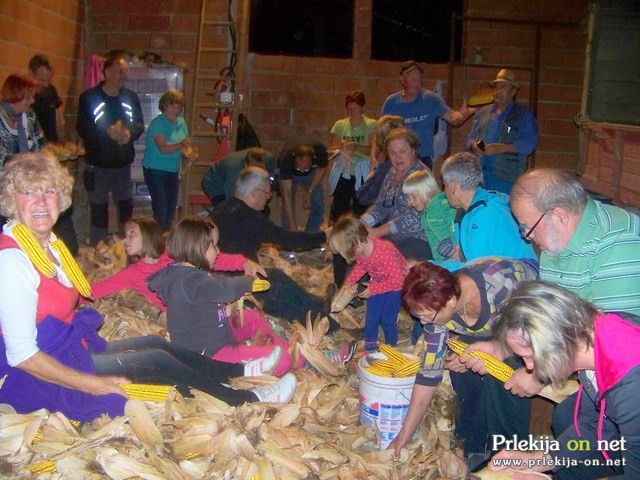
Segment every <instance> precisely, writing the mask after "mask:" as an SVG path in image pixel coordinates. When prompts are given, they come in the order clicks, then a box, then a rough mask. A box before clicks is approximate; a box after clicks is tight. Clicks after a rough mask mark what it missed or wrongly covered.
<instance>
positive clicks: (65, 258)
mask: <svg viewBox="0 0 640 480" xmlns="http://www.w3.org/2000/svg"><path fill="white" fill-rule="evenodd" d="M51 246H52V247H53V248H54V249H55V250H56V251H57V252H58V254H60V260H61V264H62V271H63V272H64V273H65V275H66V276H67V278H69V280H70V281H71V283H73V285H74V286H75V287H76V288H77V289H78V291H79V292H80V295H82V296H83V297H85V298H89V297H91V285H89V282H88V281H87V277H85V276H84V273H82V271H81V270H80V267H78V264H77V263H76V261H75V259H74V258H73V255H71V252H70V251H69V249H68V248H67V246H66V245H65V244H64V242H63V241H61V240H60V239H58V238H56V239H55V240H54V241H53V242H52V243H51Z"/></svg>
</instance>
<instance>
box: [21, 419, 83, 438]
mask: <svg viewBox="0 0 640 480" xmlns="http://www.w3.org/2000/svg"><path fill="white" fill-rule="evenodd" d="M69 423H70V424H71V425H73V428H75V429H76V430H78V431H80V426H81V425H82V423H81V422H79V421H78V420H69ZM41 441H42V425H41V426H40V428H39V429H38V431H37V432H36V434H35V435H34V436H33V440H32V441H31V443H38V442H41Z"/></svg>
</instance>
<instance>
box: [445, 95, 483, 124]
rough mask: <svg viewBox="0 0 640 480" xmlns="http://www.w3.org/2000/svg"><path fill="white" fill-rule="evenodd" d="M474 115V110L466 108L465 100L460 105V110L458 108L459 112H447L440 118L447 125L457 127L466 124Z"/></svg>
mask: <svg viewBox="0 0 640 480" xmlns="http://www.w3.org/2000/svg"><path fill="white" fill-rule="evenodd" d="M474 113H475V109H473V108H469V107H468V106H467V101H466V100H465V101H464V102H463V103H462V108H460V110H449V111H448V112H447V113H445V114H444V115H443V117H442V118H444V119H445V120H446V121H447V123H448V124H449V125H451V126H453V127H458V126H460V125H462V124H463V123H464V122H466V121H467V119H468V118H469V117H470V116H472V115H473V114H474Z"/></svg>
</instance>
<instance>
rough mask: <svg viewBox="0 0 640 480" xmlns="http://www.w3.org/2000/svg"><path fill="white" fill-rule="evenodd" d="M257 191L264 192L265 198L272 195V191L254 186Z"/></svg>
mask: <svg viewBox="0 0 640 480" xmlns="http://www.w3.org/2000/svg"><path fill="white" fill-rule="evenodd" d="M256 190H257V191H259V192H262V193H264V194H265V195H266V196H267V198H271V195H273V192H267V191H266V190H262V189H261V188H256Z"/></svg>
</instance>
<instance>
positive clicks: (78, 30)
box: [0, 0, 588, 168]
mask: <svg viewBox="0 0 640 480" xmlns="http://www.w3.org/2000/svg"><path fill="white" fill-rule="evenodd" d="M226 3H227V2H220V1H209V3H208V10H209V11H210V12H211V16H212V17H214V18H224V17H225V16H226ZM237 3H238V1H236V2H234V6H235V7H236V8H237ZM0 4H1V6H0V19H1V21H2V22H3V24H4V26H5V27H6V28H2V29H1V32H2V33H0V35H2V36H3V37H2V38H0V45H2V46H5V47H7V48H4V49H2V52H1V53H0V69H2V73H3V74H4V76H6V75H7V74H8V73H10V72H11V71H13V70H15V69H17V68H18V67H20V66H22V65H24V64H25V63H26V62H27V61H28V58H29V57H30V56H31V55H32V54H33V53H35V52H37V51H44V52H45V53H48V54H49V55H51V57H52V60H53V61H54V62H55V63H56V71H57V78H56V85H58V86H59V89H60V90H61V91H62V93H63V95H65V96H67V97H68V100H69V101H68V102H67V107H66V109H67V112H69V113H73V112H75V102H76V99H77V95H78V94H79V93H80V90H81V81H80V80H81V77H82V70H83V67H84V62H85V59H86V56H87V55H88V54H90V53H92V52H104V51H106V50H110V49H115V48H124V49H128V50H132V51H134V52H141V51H144V50H148V51H152V52H155V53H157V54H159V55H161V56H162V58H163V59H165V60H167V61H170V62H173V63H176V64H179V65H181V66H184V67H185V68H186V69H187V70H188V71H187V73H186V75H185V89H186V90H187V92H186V93H187V98H190V92H191V88H192V78H193V76H192V69H193V66H194V62H195V55H194V50H195V46H196V35H197V26H198V19H199V9H200V1H199V0H144V1H135V0H87V2H86V5H87V7H86V8H87V11H86V16H87V27H86V34H85V30H84V28H83V21H84V20H83V19H84V16H85V11H84V2H81V1H80V0H59V1H56V2H52V1H48V0H39V1H37V0H32V1H27V0H23V1H18V0H4V1H3V2H0ZM587 4H588V0H568V1H566V2H553V1H550V0H536V1H516V0H512V1H505V0H501V1H497V0H468V1H467V5H466V10H465V14H466V15H475V16H483V17H487V16H491V18H516V19H527V20H532V19H533V20H539V21H567V22H575V23H576V24H579V26H578V27H575V28H561V27H553V26H544V27H542V28H541V52H540V65H541V68H540V78H539V80H540V84H539V91H538V94H539V97H538V112H537V113H538V121H539V127H540V145H539V148H538V152H537V155H536V163H537V164H538V165H550V166H559V167H564V168H574V167H575V165H576V164H577V151H578V131H577V129H576V128H575V127H574V126H573V122H572V117H573V116H574V115H575V114H577V113H578V112H579V110H580V98H581V91H582V77H583V69H584V54H585V45H586V28H584V27H583V25H584V20H585V19H586V15H587ZM371 5H372V0H355V6H356V10H355V21H354V24H355V27H354V28H355V33H356V34H355V35H354V37H355V39H356V43H355V45H354V54H353V58H352V59H318V58H302V57H287V56H271V55H255V54H250V55H249V56H248V58H247V59H246V89H245V90H246V91H244V92H242V93H244V94H245V101H244V107H245V108H246V113H247V115H248V117H249V120H250V121H251V122H252V124H253V125H254V127H255V128H256V130H257V132H258V135H259V136H260V138H261V140H262V142H263V143H264V145H265V146H266V147H267V148H269V149H271V150H274V151H278V150H279V149H280V147H281V146H282V144H283V143H284V142H285V141H286V139H287V137H289V136H291V135H296V134H300V133H303V132H304V133H306V134H310V135H314V136H317V137H318V138H320V139H322V140H326V139H327V138H328V130H329V128H330V127H331V125H332V124H333V123H334V122H335V121H336V120H337V119H339V118H342V117H344V116H345V111H344V105H343V101H344V96H345V94H346V93H347V91H349V90H351V89H354V88H358V89H361V90H363V91H364V92H365V94H366V96H367V105H366V114H368V115H370V116H373V117H377V116H378V112H379V110H380V107H381V105H382V102H383V101H384V98H385V97H386V96H387V95H389V94H390V93H392V92H394V91H396V90H398V89H399V83H398V69H399V65H400V63H401V62H382V61H372V60H369V57H370V50H371V41H370V38H369V37H370V35H369V32H370V30H371ZM237 13H238V12H236V16H237ZM14 31H15V32H17V33H16V34H14V35H12V36H10V35H9V32H14ZM225 33H226V32H225V30H224V29H217V30H216V31H214V32H212V33H211V35H212V36H218V37H219V38H220V39H221V41H225V40H224V37H225ZM534 47H535V27H532V26H517V27H514V26H512V25H505V24H501V23H495V22H467V23H465V27H464V36H463V48H464V50H463V55H464V58H465V60H466V61H468V62H472V61H473V60H474V59H475V54H476V52H477V49H478V48H479V49H480V51H481V54H482V63H483V64H485V65H490V66H487V67H482V68H478V67H456V69H455V76H454V90H453V101H452V102H451V103H452V105H451V106H452V107H454V108H459V107H460V105H461V103H462V101H463V99H464V98H465V97H468V96H470V95H472V94H473V93H475V91H477V89H478V88H479V87H481V86H482V85H483V82H484V81H488V80H490V79H491V78H493V76H494V75H495V73H496V70H497V68H498V67H499V66H501V65H505V64H509V65H510V66H512V67H514V68H516V70H517V73H518V75H519V78H522V79H524V86H523V89H522V91H521V92H520V94H519V99H520V100H521V101H525V102H526V101H527V100H528V98H529V97H530V95H531V92H530V88H529V79H530V77H531V68H532V66H533V60H534V54H535V48H534ZM216 62H217V63H219V64H220V65H216V66H215V68H221V67H222V66H224V59H223V60H222V61H220V60H216ZM214 63H215V62H214ZM189 71H191V72H189ZM425 73H426V75H425V86H426V87H427V88H433V87H434V85H435V82H436V81H437V80H439V79H442V80H445V81H446V80H447V78H448V68H447V65H428V66H427V68H426V72H425ZM445 90H446V86H445ZM187 118H188V117H187ZM196 127H199V128H203V125H197V126H191V128H196ZM469 127H470V122H468V123H467V125H464V126H463V127H461V128H460V129H454V130H453V131H452V150H453V151H456V150H459V149H461V148H462V141H463V138H464V136H465V135H466V133H467V131H468V129H469ZM214 148H215V142H210V143H209V144H207V145H205V150H204V152H203V153H204V155H205V156H207V155H213V152H209V151H207V150H210V149H214Z"/></svg>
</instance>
